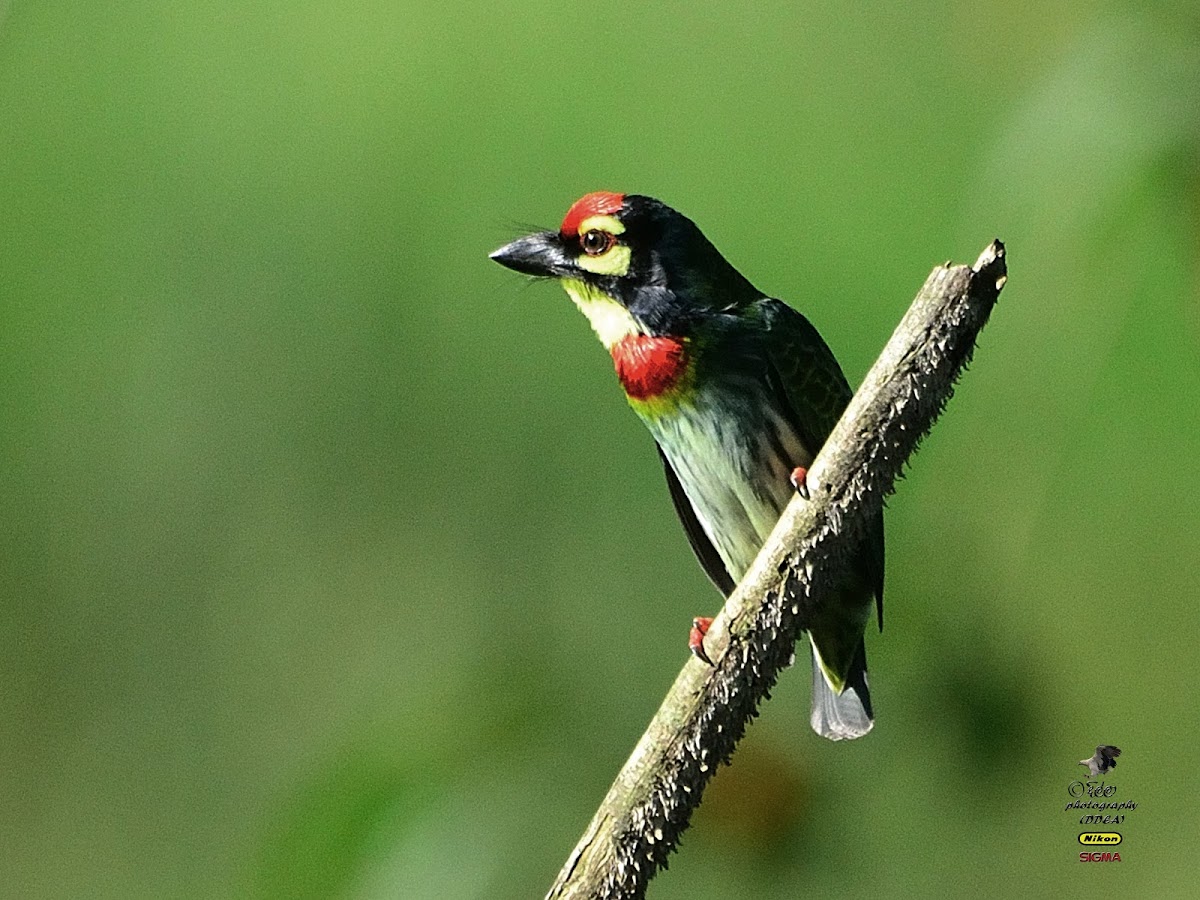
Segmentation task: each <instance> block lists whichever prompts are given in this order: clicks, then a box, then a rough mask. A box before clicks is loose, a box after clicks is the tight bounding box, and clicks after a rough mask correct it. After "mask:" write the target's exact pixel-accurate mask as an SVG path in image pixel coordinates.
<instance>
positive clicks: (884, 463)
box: [546, 241, 1006, 900]
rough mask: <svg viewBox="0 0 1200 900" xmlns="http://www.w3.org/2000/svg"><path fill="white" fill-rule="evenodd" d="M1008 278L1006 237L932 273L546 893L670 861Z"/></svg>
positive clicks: (629, 886) (610, 881) (634, 885)
mask: <svg viewBox="0 0 1200 900" xmlns="http://www.w3.org/2000/svg"><path fill="white" fill-rule="evenodd" d="M1005 278H1006V267H1005V257H1004V246H1003V245H1002V244H1001V243H1000V242H999V241H993V242H992V243H991V244H990V245H989V246H988V247H987V248H986V249H985V250H984V251H983V253H982V254H981V255H980V257H979V260H978V261H977V262H976V263H975V266H974V268H968V267H967V266H951V265H949V264H946V265H945V266H941V267H939V268H937V269H934V271H933V272H932V274H930V276H929V278H928V280H926V282H925V286H924V287H923V288H922V289H921V291H920V293H919V294H918V295H917V298H916V300H915V301H914V302H913V304H912V306H911V307H910V308H909V310H908V312H907V314H906V315H905V316H904V319H903V320H902V321H901V322H900V325H899V326H898V327H897V328H896V331H895V333H894V334H893V335H892V338H891V340H890V341H889V342H888V344H887V346H886V347H885V348H884V350H883V353H882V355H880V357H879V359H878V360H877V361H876V363H875V365H874V366H872V368H871V371H870V372H868V373H867V377H866V378H865V379H864V381H863V384H862V386H861V387H860V388H859V390H858V393H856V394H855V395H854V398H853V399H852V400H851V401H850V405H849V407H847V409H846V412H845V414H844V415H843V416H842V418H841V421H839V422H838V424H837V426H836V427H835V428H834V431H833V433H832V434H831V435H830V437H829V440H828V441H827V442H826V443H825V446H824V448H822V450H821V452H820V453H819V454H818V455H817V458H816V459H815V460H814V461H813V464H812V466H811V467H810V469H809V473H808V486H809V491H810V497H811V499H810V500H807V501H805V500H803V499H801V498H799V497H797V498H795V499H793V500H792V502H791V504H790V505H789V506H788V507H787V509H786V510H785V511H784V514H783V516H782V517H781V518H780V520H779V524H778V525H777V526H776V528H775V530H774V532H772V534H771V537H770V538H769V539H768V541H767V543H766V544H765V545H764V547H763V549H762V551H761V552H760V553H759V555H758V558H757V560H755V563H754V565H753V566H752V567H751V568H750V570H749V571H748V572H747V573H746V577H745V578H744V579H742V582H741V584H739V585H738V588H737V590H736V591H735V592H734V593H733V594H732V595H731V596H730V597H729V600H728V601H727V602H726V604H725V608H724V609H723V610H722V611H721V614H720V616H719V617H718V618H717V619H716V621H715V622H714V623H713V625H712V628H711V629H710V630H709V639H708V641H707V648H708V653H709V655H710V656H711V657H712V659H713V660H714V662H715V663H716V665H715V667H709V666H707V665H705V664H704V663H701V662H699V661H697V660H694V659H689V661H688V663H687V664H686V665H685V666H684V668H683V671H682V672H680V674H679V677H678V678H677V679H676V680H675V684H674V685H673V686H672V687H671V690H670V692H669V693H668V694H667V696H666V699H665V700H663V703H662V706H661V707H659V710H658V712H657V713H656V714H655V716H654V719H653V720H652V721H651V722H650V726H649V728H647V729H646V733H645V734H643V735H642V738H641V740H640V741H639V742H638V744H637V747H636V748H634V751H633V754H632V755H631V756H630V757H629V761H628V762H626V764H625V766H624V768H623V769H622V770H621V772H620V774H619V775H617V779H616V781H615V782H613V785H612V787H611V788H610V789H609V791H608V795H607V796H606V797H605V798H604V801H603V803H601V804H600V808H599V810H598V811H597V812H596V815H595V817H594V818H593V819H592V822H591V824H590V825H589V826H588V828H587V831H586V832H584V835H583V838H582V839H581V840H580V841H579V844H578V845H577V846H576V847H575V849H574V850H573V851H572V852H571V855H570V857H569V858H568V859H567V862H566V865H564V866H563V869H562V871H561V872H560V873H559V876H558V879H557V880H556V881H555V883H554V885H553V887H551V889H550V892H549V893H548V894H547V895H546V896H547V900H559V898H584V897H587V898H604V900H609V898H614V900H615V898H621V900H624V898H640V897H642V896H644V894H645V890H646V884H647V882H649V880H650V878H651V877H653V875H654V873H655V872H656V871H657V870H658V869H659V868H660V867H663V868H665V867H666V864H667V856H668V854H670V852H671V851H672V850H674V849H675V846H676V845H677V843H678V841H679V836H680V834H681V833H682V832H683V830H684V829H685V828H686V827H687V825H688V821H689V820H690V818H691V814H692V811H693V810H694V809H695V808H696V807H697V806H698V805H699V803H700V795H701V793H702V792H703V790H704V787H705V785H706V784H707V783H708V781H709V779H710V778H711V777H712V776H713V774H714V771H715V770H716V767H717V765H718V764H719V763H721V762H725V761H727V760H728V759H729V757H730V755H731V754H732V753H733V749H734V747H735V745H736V744H737V742H738V740H739V739H740V738H741V736H742V734H743V732H744V731H745V727H746V724H747V722H748V721H749V720H750V719H751V718H752V717H753V716H754V715H756V714H757V709H758V705H759V703H760V702H762V700H764V699H765V698H766V696H767V693H768V691H769V690H770V688H771V687H772V686H773V685H774V684H775V679H776V678H777V677H778V674H779V672H780V671H781V670H782V669H783V668H785V667H787V666H788V665H790V664H791V662H792V660H793V659H794V656H795V645H796V640H797V638H798V637H799V635H800V632H801V631H802V630H803V628H804V626H805V623H806V622H808V621H810V620H811V619H812V615H813V611H814V610H815V609H817V608H818V607H819V606H820V604H821V603H823V602H825V598H826V596H828V594H829V593H830V591H831V589H833V588H835V587H836V586H837V584H838V581H839V579H840V578H841V577H842V575H843V573H844V572H845V571H846V569H847V567H848V565H849V564H850V562H851V560H852V559H853V557H854V554H855V551H856V550H857V548H858V545H859V541H860V540H861V538H862V536H863V534H864V531H865V527H866V523H868V522H870V521H871V519H872V517H873V516H875V515H876V514H877V513H878V512H879V510H880V508H881V506H882V504H883V500H884V497H885V496H886V495H887V494H888V493H890V492H891V491H892V489H893V487H894V485H895V481H896V479H897V477H899V475H900V474H901V470H902V468H903V466H904V463H905V461H906V460H907V459H908V457H909V456H910V455H911V454H912V452H913V451H914V450H916V448H917V444H918V443H919V441H920V439H921V438H922V437H923V436H924V435H925V434H926V433H927V432H928V431H929V429H930V428H931V427H932V425H933V423H934V421H935V420H936V418H937V416H938V414H939V413H940V412H941V411H942V409H943V407H944V406H945V404H946V401H947V400H949V398H950V395H951V394H952V392H953V388H954V382H955V380H956V378H957V377H958V376H959V374H960V373H961V372H962V370H963V368H964V367H965V366H966V364H967V362H968V361H969V360H970V358H971V353H972V351H973V350H974V348H975V338H976V336H977V335H978V333H979V331H980V329H981V328H983V325H984V323H985V322H986V321H987V318H988V315H989V314H990V313H991V311H992V307H993V306H994V305H995V303H996V299H997V297H998V296H999V294H1000V289H1001V288H1002V287H1003V286H1004V281H1005ZM806 671H807V670H806ZM868 740H869V738H868Z"/></svg>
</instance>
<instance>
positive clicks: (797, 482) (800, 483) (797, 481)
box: [789, 466, 808, 500]
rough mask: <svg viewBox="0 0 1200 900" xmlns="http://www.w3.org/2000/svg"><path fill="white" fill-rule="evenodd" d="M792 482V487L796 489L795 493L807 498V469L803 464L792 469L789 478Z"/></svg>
mask: <svg viewBox="0 0 1200 900" xmlns="http://www.w3.org/2000/svg"><path fill="white" fill-rule="evenodd" d="M789 480H790V481H791V482H792V487H794V488H795V489H796V493H797V494H799V495H800V496H801V497H803V498H804V499H805V500H807V499H808V469H806V468H804V466H796V468H794V469H792V477H791V479H789Z"/></svg>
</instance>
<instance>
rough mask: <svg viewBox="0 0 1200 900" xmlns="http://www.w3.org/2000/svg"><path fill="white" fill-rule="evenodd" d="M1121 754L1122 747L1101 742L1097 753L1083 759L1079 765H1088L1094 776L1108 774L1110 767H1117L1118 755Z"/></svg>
mask: <svg viewBox="0 0 1200 900" xmlns="http://www.w3.org/2000/svg"><path fill="white" fill-rule="evenodd" d="M1120 755H1121V748H1120V747H1114V746H1113V745H1112V744H1101V745H1100V746H1099V747H1097V748H1096V752H1095V754H1093V755H1092V756H1089V757H1088V758H1087V759H1081V760H1080V761H1079V765H1081V766H1087V767H1088V771H1089V772H1090V773H1091V775H1092V777H1093V778H1095V777H1096V776H1097V775H1107V774H1108V770H1109V769H1115V768H1116V767H1117V757H1118V756H1120Z"/></svg>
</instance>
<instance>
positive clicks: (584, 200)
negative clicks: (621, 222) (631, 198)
mask: <svg viewBox="0 0 1200 900" xmlns="http://www.w3.org/2000/svg"><path fill="white" fill-rule="evenodd" d="M624 203H625V195H624V194H614V193H612V192H611V191H594V192H593V193H591V194H584V195H583V196H582V197H580V198H579V199H578V200H576V201H575V202H574V203H573V204H571V208H570V209H568V210H567V214H566V216H564V217H563V221H562V228H561V231H562V233H563V234H565V235H567V236H571V235H576V234H579V223H580V222H582V221H583V220H584V219H588V218H591V217H592V216H615V215H616V214H617V213H619V212H620V211H621V207H622V206H623V205H624Z"/></svg>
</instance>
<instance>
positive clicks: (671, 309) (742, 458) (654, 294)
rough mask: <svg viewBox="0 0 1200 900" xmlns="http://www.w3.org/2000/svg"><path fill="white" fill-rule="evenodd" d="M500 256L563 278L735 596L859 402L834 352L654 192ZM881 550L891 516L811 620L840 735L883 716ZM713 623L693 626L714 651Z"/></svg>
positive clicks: (626, 198) (701, 552)
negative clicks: (872, 688)
mask: <svg viewBox="0 0 1200 900" xmlns="http://www.w3.org/2000/svg"><path fill="white" fill-rule="evenodd" d="M491 258H492V259H494V260H495V261H496V262H498V263H500V264H501V265H504V266H507V267H508V268H510V269H514V270H516V271H518V272H523V273H525V274H527V275H533V276H538V277H546V278H556V279H558V280H559V281H560V283H561V284H562V286H563V287H564V288H565V289H566V292H567V294H568V295H569V296H570V297H571V299H572V300H573V301H574V302H575V305H576V306H578V307H579V309H580V310H581V311H582V312H583V314H584V315H585V316H587V318H588V321H589V322H590V323H591V325H592V328H593V329H594V330H595V332H596V335H597V336H598V337H599V338H600V341H601V343H602V344H603V345H604V347H605V348H606V349H607V350H608V351H609V353H610V354H611V356H612V360H613V363H614V365H615V367H616V373H617V379H618V380H619V381H620V383H621V387H622V388H624V391H625V395H626V397H627V398H628V401H629V405H630V406H631V407H632V408H633V410H634V412H636V413H637V414H638V416H639V417H640V418H641V419H642V421H643V422H645V424H646V426H647V427H648V428H649V429H650V433H651V434H652V435H653V436H654V440H655V441H656V442H657V444H658V452H659V455H660V457H661V459H662V463H663V468H664V470H665V471H666V476H667V484H668V486H669V488H670V493H671V498H672V500H673V501H674V505H675V510H676V512H677V513H678V514H679V518H680V519H681V520H682V522H683V527H684V530H685V531H686V532H687V536H688V539H689V541H690V542H691V545H692V549H693V550H694V551H695V553H696V556H697V558H698V559H699V560H700V564H701V565H702V566H703V568H704V571H705V572H706V573H707V574H708V577H709V578H710V579H712V581H713V583H714V584H715V585H716V586H717V588H718V589H719V590H720V591H721V592H722V593H723V594H725V595H726V596H728V595H729V594H730V593H731V592H732V591H733V588H734V586H735V585H736V584H737V582H738V580H739V579H741V577H742V575H743V574H744V573H745V572H746V570H747V568H749V566H750V564H751V562H753V560H754V558H755V556H756V555H757V554H758V551H759V549H760V548H761V547H762V545H763V542H764V541H765V540H766V538H767V536H768V535H769V534H770V532H771V530H772V528H773V527H774V525H775V523H776V522H777V521H778V519H779V516H780V514H781V513H782V511H783V508H784V506H785V505H786V504H787V503H788V501H789V499H790V498H791V495H792V493H793V490H794V489H796V488H799V489H800V490H802V491H803V490H804V482H803V478H804V470H806V469H807V468H808V466H809V465H810V464H811V462H812V460H813V457H814V456H815V455H816V453H817V451H818V450H820V448H821V446H822V444H824V442H825V440H826V438H827V437H828V436H829V433H830V431H831V430H832V429H833V426H834V424H835V423H836V422H837V420H838V418H839V416H840V415H841V413H842V411H843V410H844V409H845V407H846V404H847V403H848V402H849V400H850V397H851V390H850V386H849V384H848V383H847V382H846V378H845V376H844V375H843V374H842V370H841V368H840V367H839V366H838V363H837V360H836V359H834V356H833V354H832V352H830V350H829V347H828V346H827V345H826V344H825V342H824V341H823V340H822V339H821V336H820V335H819V334H818V333H817V330H816V329H815V328H814V327H813V326H812V325H811V324H810V323H809V322H808V320H807V319H806V318H804V316H802V315H801V314H800V313H798V312H796V311H795V310H793V309H792V308H791V307H789V306H787V305H785V304H784V303H782V302H780V301H779V300H773V299H771V298H769V297H767V296H765V295H764V294H763V293H762V292H761V291H759V290H757V289H756V288H755V287H754V285H752V284H751V283H750V282H749V281H747V280H746V279H745V278H744V277H743V276H742V275H741V274H740V273H739V272H738V271H737V270H736V269H735V268H734V267H733V266H732V265H731V264H730V263H729V262H727V261H726V259H725V257H723V256H722V255H721V253H720V252H719V251H718V250H717V248H716V247H714V246H713V245H712V243H711V242H710V241H709V240H708V239H707V238H706V237H705V236H704V235H703V234H702V233H701V231H700V229H699V228H698V227H697V226H696V225H695V223H694V222H692V220H691V219H688V218H687V217H686V216H683V215H681V214H680V213H678V212H676V211H675V210H673V209H671V208H670V207H669V206H667V205H666V204H664V203H662V202H660V201H658V200H655V199H653V198H651V197H645V196H640V195H636V194H615V193H609V192H606V191H601V192H596V193H592V194H588V195H586V196H585V197H583V198H581V199H580V200H578V201H577V202H576V203H575V204H574V205H573V206H571V208H570V209H569V210H568V211H567V214H566V217H565V218H564V219H563V221H562V225H561V226H560V227H559V228H558V230H556V231H544V232H539V233H536V234H531V235H529V236H527V237H523V238H519V239H518V240H515V241H513V242H512V243H510V244H508V245H507V246H504V247H502V248H500V249H499V250H497V251H496V252H495V253H493V254H492V255H491ZM795 478H799V479H800V480H799V482H796V481H795V480H794V479H795ZM883 557H884V549H883V518H882V513H881V514H880V516H879V517H878V518H877V519H876V520H875V521H874V522H873V523H872V527H871V529H870V530H869V533H868V535H867V537H866V539H865V541H864V543H863V546H862V548H861V550H860V551H859V553H858V556H857V559H856V564H855V565H854V567H853V569H852V572H851V574H850V575H849V576H848V577H847V578H846V579H845V581H844V582H843V584H842V586H841V588H840V590H839V592H838V594H837V597H836V602H831V603H828V604H825V605H824V606H823V608H822V609H821V610H820V611H819V612H818V615H817V618H816V619H815V620H814V621H812V622H811V623H809V629H808V637H809V642H810V643H811V645H812V660H813V705H812V727H813V729H814V730H815V731H816V732H817V733H818V734H821V735H823V736H825V737H827V738H830V739H831V740H840V739H844V738H856V737H861V736H862V735H864V734H866V733H867V732H868V731H869V730H870V729H871V726H872V724H873V712H872V709H871V697H870V693H869V690H868V687H867V658H866V650H865V646H864V641H863V632H864V629H865V626H866V623H867V621H868V620H869V619H870V618H871V610H872V607H873V606H874V607H875V608H876V609H877V610H878V616H879V623H880V627H882V624H883ZM708 621H711V620H706V619H703V620H697V621H696V624H697V627H698V628H699V631H698V633H694V640H693V649H694V650H697V651H698V655H700V656H701V657H702V658H706V657H705V654H704V650H703V643H702V641H703V631H704V629H705V628H706V627H707V623H708Z"/></svg>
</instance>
